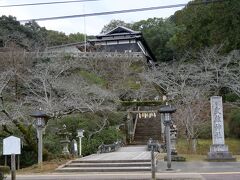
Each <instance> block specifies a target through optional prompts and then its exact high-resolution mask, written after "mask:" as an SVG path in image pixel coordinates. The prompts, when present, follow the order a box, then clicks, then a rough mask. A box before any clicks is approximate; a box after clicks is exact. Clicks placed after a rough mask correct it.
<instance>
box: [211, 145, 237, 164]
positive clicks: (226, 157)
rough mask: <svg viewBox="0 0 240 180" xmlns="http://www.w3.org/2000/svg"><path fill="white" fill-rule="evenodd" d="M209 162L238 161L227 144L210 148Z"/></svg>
mask: <svg viewBox="0 0 240 180" xmlns="http://www.w3.org/2000/svg"><path fill="white" fill-rule="evenodd" d="M207 161H236V158H234V157H233V156H232V154H231V153H230V152H229V151H228V146H227V145H225V144H213V145H211V147H210V152H209V153H208V157H207Z"/></svg>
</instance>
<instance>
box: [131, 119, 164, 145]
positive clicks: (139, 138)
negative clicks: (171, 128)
mask: <svg viewBox="0 0 240 180" xmlns="http://www.w3.org/2000/svg"><path fill="white" fill-rule="evenodd" d="M150 138H152V139H154V140H159V141H160V140H161V123H160V121H159V119H157V118H140V119H138V122H137V126H136V130H135V135H134V142H132V144H147V142H148V140H149V139H150Z"/></svg>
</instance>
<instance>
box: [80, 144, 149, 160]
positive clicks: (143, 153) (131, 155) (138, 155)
mask: <svg viewBox="0 0 240 180" xmlns="http://www.w3.org/2000/svg"><path fill="white" fill-rule="evenodd" d="M150 159H151V153H150V151H147V146H146V145H145V146H142V145H141V146H140V145H139V146H127V147H121V148H120V149H119V150H118V151H116V152H110V153H103V154H93V155H90V156H86V157H83V158H81V159H79V160H150Z"/></svg>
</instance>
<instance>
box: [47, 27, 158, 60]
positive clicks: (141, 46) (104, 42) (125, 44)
mask: <svg viewBox="0 0 240 180" xmlns="http://www.w3.org/2000/svg"><path fill="white" fill-rule="evenodd" d="M47 51H48V52H57V51H58V52H59V51H60V52H63V51H64V52H73V53H74V52H85V51H86V52H106V53H114V52H116V53H141V54H142V55H143V56H145V57H146V59H147V62H148V63H150V64H154V63H155V62H156V58H155V56H154V54H153V53H152V51H151V49H150V48H149V46H148V44H147V42H146V40H145V39H144V37H143V35H142V33H141V32H140V31H133V30H131V29H128V28H126V27H122V26H118V27H116V28H115V29H113V30H111V31H109V32H107V33H105V34H100V35H97V36H96V38H95V39H89V40H88V41H87V42H86V43H84V42H79V43H71V44H65V45H60V46H53V47H48V48H47Z"/></svg>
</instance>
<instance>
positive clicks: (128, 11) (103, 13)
mask: <svg viewBox="0 0 240 180" xmlns="http://www.w3.org/2000/svg"><path fill="white" fill-rule="evenodd" d="M223 1H229V0H215V1H207V2H197V3H190V4H187V3H185V4H174V5H167V6H155V7H147V8H139V9H127V10H119V11H107V12H99V13H89V14H78V15H70V16H57V17H47V18H36V19H25V20H19V21H20V22H29V21H48V20H57V19H69V18H79V17H91V16H102V15H109V14H122V13H130V12H140V11H150V10H158V9H168V8H176V7H184V6H186V5H190V6H192V5H200V4H208V3H217V2H223Z"/></svg>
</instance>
